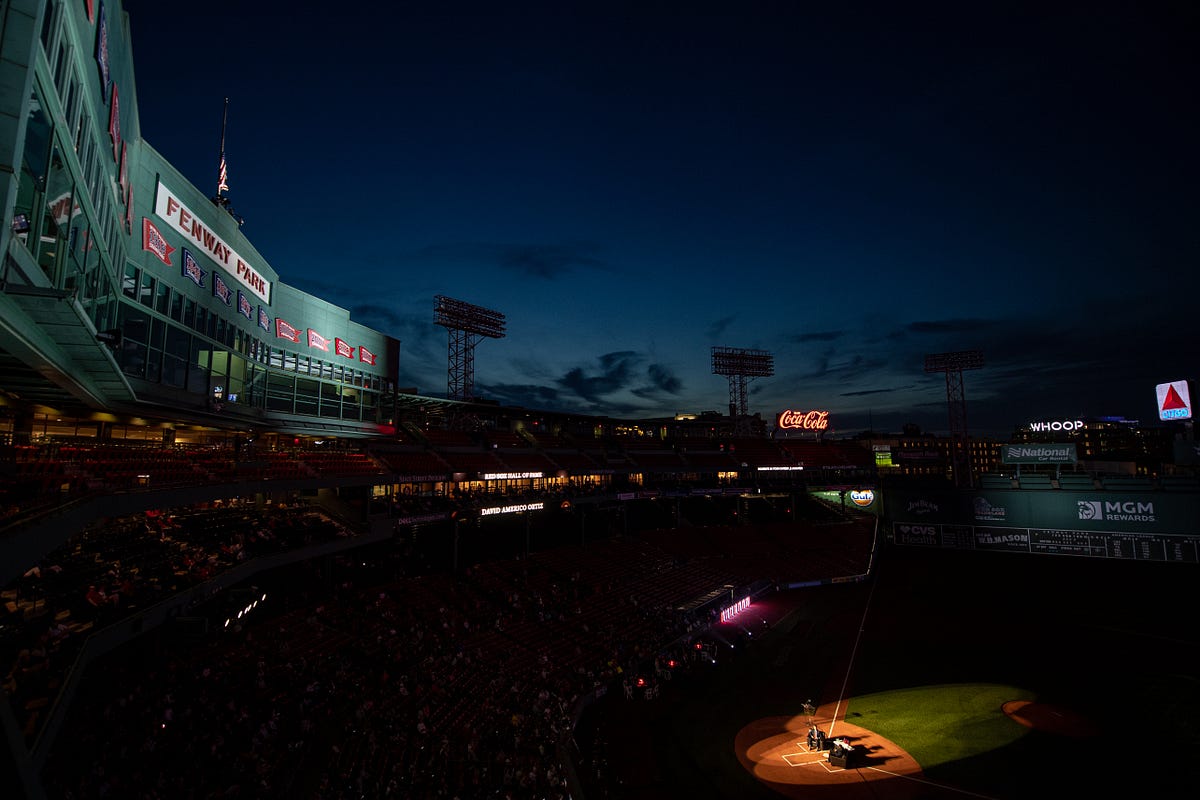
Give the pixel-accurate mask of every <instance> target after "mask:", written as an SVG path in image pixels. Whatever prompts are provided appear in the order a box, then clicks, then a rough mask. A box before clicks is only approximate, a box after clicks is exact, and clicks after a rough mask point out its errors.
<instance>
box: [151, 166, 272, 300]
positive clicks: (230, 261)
mask: <svg viewBox="0 0 1200 800" xmlns="http://www.w3.org/2000/svg"><path fill="white" fill-rule="evenodd" d="M154 213H155V214H157V215H158V216H159V218H161V219H163V220H164V221H166V222H168V223H170V225H171V228H172V229H173V230H175V231H177V232H179V233H180V234H182V235H183V238H185V239H187V240H188V241H189V242H191V243H193V244H194V245H196V246H197V247H199V248H200V249H202V250H203V251H204V253H205V255H207V256H208V257H209V258H211V259H212V260H213V261H215V262H217V263H218V264H220V265H221V266H222V267H224V268H225V270H226V271H227V272H228V273H229V274H230V275H232V276H233V277H234V278H236V279H237V280H238V282H239V283H240V284H242V285H243V286H245V287H246V288H247V289H249V290H250V291H251V292H252V293H253V294H254V296H255V297H257V298H258V299H260V300H262V301H263V302H264V303H266V304H268V305H270V303H271V282H270V281H268V280H267V279H266V278H264V277H263V276H262V274H261V273H259V272H258V271H257V270H256V269H254V268H253V267H251V266H250V265H249V264H247V263H246V262H245V261H244V260H243V259H242V257H241V256H239V255H238V254H237V253H236V252H234V250H233V248H232V247H230V246H229V245H228V244H226V243H225V241H224V240H223V239H221V237H220V236H217V234H216V233H215V232H214V231H212V230H211V229H210V228H209V227H208V226H207V225H205V223H204V222H203V221H201V219H200V218H199V217H197V216H196V214H195V213H193V212H192V210H191V209H189V208H188V207H187V206H185V205H184V204H183V201H181V200H180V199H179V198H178V197H176V196H175V195H174V194H173V193H172V192H171V190H170V189H168V188H167V186H166V184H164V183H163V182H162V181H161V180H160V181H159V182H158V190H157V191H156V192H155V197H154Z"/></svg>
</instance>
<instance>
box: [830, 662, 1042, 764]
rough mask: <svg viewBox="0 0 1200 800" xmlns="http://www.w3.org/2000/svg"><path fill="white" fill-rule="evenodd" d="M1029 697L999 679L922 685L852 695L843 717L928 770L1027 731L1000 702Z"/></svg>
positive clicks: (996, 746) (1007, 742)
mask: <svg viewBox="0 0 1200 800" xmlns="http://www.w3.org/2000/svg"><path fill="white" fill-rule="evenodd" d="M1034 699H1035V695H1034V694H1033V692H1028V691H1025V690H1023V689H1018V688H1016V687H1014V686H1003V685H1000V684H980V683H957V684H944V685H941V686H923V687H917V688H913V689H897V690H894V691H891V692H879V693H876V694H869V695H864V696H861V697H853V698H851V699H850V701H849V703H848V704H847V710H846V715H845V718H846V720H847V721H848V722H852V723H853V724H855V725H858V726H861V727H863V728H868V729H870V730H872V731H874V732H875V733H878V734H879V735H880V736H882V737H883V738H885V739H889V740H891V741H893V742H896V743H897V744H900V745H901V746H902V747H903V748H904V749H905V750H906V751H907V752H908V754H909V755H911V756H912V757H913V758H915V759H916V760H917V763H919V764H920V765H921V767H922V768H923V769H925V770H927V771H928V770H933V769H936V768H937V767H939V766H942V765H944V764H951V763H953V762H956V761H961V760H963V759H967V758H973V757H975V756H979V755H981V754H984V753H987V752H990V751H993V750H997V749H999V748H1002V747H1007V746H1008V745H1011V744H1012V743H1014V742H1015V741H1017V740H1018V739H1020V738H1021V737H1023V736H1025V735H1027V734H1029V733H1030V729H1029V728H1026V727H1023V726H1022V725H1021V724H1020V723H1017V722H1015V721H1013V720H1012V719H1011V718H1010V717H1009V716H1008V715H1007V714H1005V713H1004V711H1003V706H1004V704H1005V703H1007V702H1010V701H1012V700H1030V701H1032V700H1034ZM836 733H837V727H836V725H835V726H834V734H835V735H836Z"/></svg>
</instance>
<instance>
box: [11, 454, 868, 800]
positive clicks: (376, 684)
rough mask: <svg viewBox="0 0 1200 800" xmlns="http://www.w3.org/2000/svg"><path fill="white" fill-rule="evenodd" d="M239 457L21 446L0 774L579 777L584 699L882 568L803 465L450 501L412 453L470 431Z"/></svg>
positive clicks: (691, 663)
mask: <svg viewBox="0 0 1200 800" xmlns="http://www.w3.org/2000/svg"><path fill="white" fill-rule="evenodd" d="M456 441H457V440H456ZM603 444H605V445H607V446H608V447H609V448H610V449H609V452H610V453H611V454H612V455H613V456H615V455H616V454H617V453H624V454H625V456H626V457H627V458H629V459H631V461H630V463H633V462H632V459H634V458H636V457H637V454H636V453H633V452H632V451H630V452H628V453H626V452H625V449H624V448H620V447H619V446H618V444H617V443H616V442H606V443H603ZM765 445H769V443H767V442H765V440H764V442H763V444H762V445H760V446H759V447H760V449H762V450H763V451H764V452H770V451H771V448H770V447H769V446H765ZM239 447H240V448H244V447H245V445H244V444H242V445H239V444H234V443H231V444H230V445H228V446H216V447H211V446H210V447H191V448H188V447H181V446H179V445H176V446H173V447H170V448H163V447H158V446H152V447H147V446H146V445H144V444H141V443H137V444H122V443H119V442H108V443H96V442H87V441H73V442H70V443H46V444H29V445H23V446H16V447H10V448H8V450H7V455H8V456H9V459H10V460H9V464H10V466H11V467H12V468H11V469H10V471H9V472H8V474H7V475H6V479H7V480H6V484H5V486H6V488H7V489H8V490H9V491H8V494H7V495H6V499H7V502H8V507H9V510H10V513H9V515H8V517H7V519H6V522H7V526H6V528H5V537H4V544H5V547H6V550H5V552H6V554H7V555H8V557H6V558H5V559H4V565H5V569H6V570H8V574H6V575H5V583H4V588H3V598H4V617H3V624H2V627H0V647H2V649H0V655H2V656H3V676H4V692H5V695H6V698H7V701H8V702H7V703H6V704H5V708H4V710H3V711H4V717H5V720H6V731H7V732H8V734H9V737H8V738H9V740H10V741H9V743H10V745H11V747H10V751H11V758H10V759H9V761H8V764H9V766H8V772H9V773H10V775H8V776H6V777H10V778H11V780H6V785H10V786H23V787H24V788H25V791H26V793H27V794H28V795H29V796H31V797H54V798H58V797H62V798H66V797H71V798H84V797H106V796H107V797H113V796H139V797H172V798H176V797H191V796H195V797H224V796H234V795H238V796H255V797H297V796H310V797H361V796H388V795H389V794H390V795H391V796H404V797H422V796H454V795H457V796H460V797H473V796H481V797H482V796H505V795H504V793H505V792H508V793H510V794H511V795H512V796H525V795H526V794H527V793H528V792H530V791H532V790H533V789H535V788H536V789H537V790H538V792H540V793H542V794H544V795H545V796H564V797H565V796H567V795H568V794H569V793H572V789H573V788H574V790H575V791H574V792H573V796H579V791H578V781H577V778H576V776H575V774H574V767H573V756H572V747H571V746H570V742H571V736H572V734H573V731H574V726H575V724H576V722H577V720H578V719H579V716H580V714H581V713H582V710H583V708H584V707H585V706H586V705H587V703H588V702H590V701H591V700H594V699H595V698H596V697H597V696H600V695H603V694H605V693H607V692H610V691H612V692H618V693H620V692H625V691H630V692H634V691H636V692H640V693H644V692H646V691H648V690H649V691H653V688H654V687H655V686H657V685H658V684H659V683H660V682H661V680H663V676H664V675H665V674H670V673H674V672H683V671H685V670H687V669H692V668H695V667H696V666H697V665H698V664H701V663H706V664H707V663H711V662H712V661H713V660H715V659H718V658H726V657H728V655H729V654H728V653H727V650H728V648H727V646H726V644H727V643H725V642H722V641H720V640H718V639H716V638H714V637H713V636H712V635H711V631H712V624H713V623H714V622H718V621H719V620H720V615H721V612H722V610H724V609H726V608H728V607H731V606H735V607H736V606H737V605H738V601H747V600H749V599H752V598H761V597H764V596H766V595H769V594H771V593H772V592H773V591H774V590H775V589H776V588H777V587H781V586H788V585H791V584H793V583H797V582H820V581H822V580H826V579H829V578H831V577H833V576H854V575H861V574H863V573H865V572H866V571H867V568H868V563H869V558H870V554H871V550H872V546H873V543H874V540H875V529H876V524H875V523H876V519H875V517H873V516H870V515H856V514H854V513H853V512H848V511H846V510H845V509H844V508H842V507H841V505H839V504H836V503H833V504H831V503H828V502H825V501H821V500H818V499H815V498H814V497H812V496H811V495H809V494H808V493H807V492H806V491H805V488H804V487H803V485H800V484H791V483H790V481H789V482H788V483H780V484H777V485H773V486H762V485H757V486H756V485H753V484H751V485H746V486H737V485H736V483H737V482H736V481H733V480H724V481H718V480H716V479H715V474H714V476H713V478H712V479H711V480H701V481H698V482H696V483H694V484H691V485H689V484H688V482H687V481H686V480H683V479H682V478H681V476H680V475H679V474H675V473H665V472H657V473H653V472H650V471H649V470H646V471H644V472H640V473H639V475H640V478H639V481H640V483H639V484H638V485H630V484H629V483H628V481H629V480H630V478H629V475H628V474H623V475H620V476H614V475H612V474H604V476H603V478H600V476H599V475H592V476H591V480H584V479H582V478H583V477H584V476H581V479H580V480H578V481H575V482H571V481H562V482H561V485H556V486H547V485H543V486H540V487H536V488H535V487H533V486H530V485H528V484H529V482H528V481H525V485H520V486H505V485H503V484H495V483H493V485H490V486H486V485H485V486H479V485H475V486H472V487H468V486H467V485H466V484H465V483H464V485H463V486H461V487H458V486H453V484H452V483H451V482H447V485H449V486H452V487H453V488H451V489H450V490H449V491H444V492H440V493H439V492H434V491H432V490H428V488H429V487H426V489H427V491H422V490H421V482H420V481H407V480H405V476H404V475H403V474H402V473H403V470H404V468H403V466H402V464H403V463H404V460H405V458H406V457H407V456H411V457H412V458H413V460H414V463H417V464H420V465H421V467H420V468H421V469H422V470H427V466H426V464H427V462H428V461H429V460H430V459H441V460H442V461H443V462H447V461H450V460H451V459H454V458H458V457H461V456H462V455H463V453H461V452H456V451H455V450H454V448H453V447H452V446H449V445H442V446H441V447H428V448H422V449H421V450H420V451H419V452H418V451H416V450H414V449H409V450H408V451H407V452H406V451H405V448H404V447H403V446H398V445H397V444H396V443H395V441H394V440H390V441H389V442H387V443H385V445H384V446H383V447H381V449H380V451H379V452H374V450H373V449H372V448H370V447H356V448H353V449H341V450H333V449H329V447H328V445H322V446H321V447H311V448H309V449H304V448H296V449H292V450H277V451H266V452H263V451H260V452H252V453H246V452H245V451H244V449H243V450H242V451H241V452H238V448H239ZM498 451H500V449H499V448H490V447H485V446H483V445H482V444H479V443H477V444H476V445H475V447H474V453H476V454H483V455H490V456H492V457H496V458H498V457H500V456H497V455H495V454H496V453H497V452H498ZM714 452H719V450H716V449H714ZM533 453H534V450H533V449H532V448H529V453H528V454H529V455H532V454H533ZM657 455H662V454H661V453H658V454H657ZM578 456H579V457H580V458H581V459H594V458H595V455H594V454H593V455H591V456H589V455H588V454H587V453H586V452H585V451H582V450H580V451H578ZM560 457H562V456H560ZM774 457H775V458H782V455H781V454H780V452H779V451H778V450H776V451H775V455H774ZM610 463H611V461H610ZM398 468H399V469H400V470H401V471H400V472H397V469H398ZM592 469H593V470H594V468H592ZM660 469H661V468H660ZM139 474H141V475H145V474H152V475H153V476H154V478H153V483H152V485H139V484H138V481H137V477H136V476H137V475H139ZM652 476H654V477H655V478H656V480H654V479H652ZM118 482H119V485H117V483H118ZM373 486H388V487H392V488H393V489H398V487H403V489H404V490H407V491H404V490H397V491H390V490H389V491H386V492H377V491H375V490H373V489H371V487H373ZM618 489H619V490H620V491H618ZM493 510H495V511H493ZM744 604H745V603H744V602H743V605H744ZM731 652H732V651H731ZM633 676H636V678H640V679H641V681H642V682H641V684H640V685H638V684H636V683H631V682H630V679H631V677H633ZM636 678H635V679H636ZM447 792H448V793H449V794H446V793H447Z"/></svg>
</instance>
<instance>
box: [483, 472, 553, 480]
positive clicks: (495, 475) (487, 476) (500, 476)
mask: <svg viewBox="0 0 1200 800" xmlns="http://www.w3.org/2000/svg"><path fill="white" fill-rule="evenodd" d="M542 476H543V474H542V473H541V472H484V473H481V474H480V475H479V479H480V480H485V481H512V480H520V479H522V478H541V477H542Z"/></svg>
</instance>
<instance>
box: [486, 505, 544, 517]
mask: <svg viewBox="0 0 1200 800" xmlns="http://www.w3.org/2000/svg"><path fill="white" fill-rule="evenodd" d="M545 507H546V504H545V503H517V504H516V505H512V506H492V507H491V508H481V509H479V516H481V517H490V516H492V515H493V514H517V513H520V512H521V511H541V510H542V509H543V508H545Z"/></svg>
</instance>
